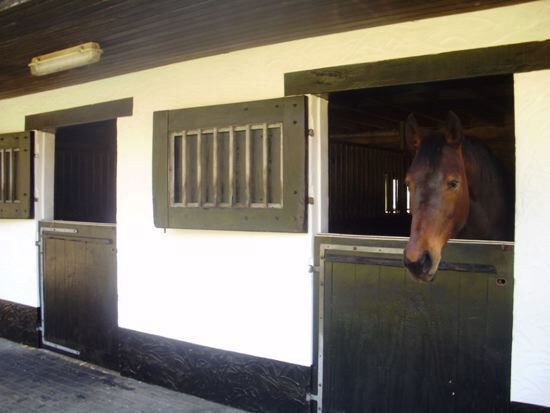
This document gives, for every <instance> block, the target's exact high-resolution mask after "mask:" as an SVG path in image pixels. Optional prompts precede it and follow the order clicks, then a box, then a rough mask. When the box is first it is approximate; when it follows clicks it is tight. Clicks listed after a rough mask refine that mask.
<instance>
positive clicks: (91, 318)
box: [40, 221, 118, 368]
mask: <svg viewBox="0 0 550 413" xmlns="http://www.w3.org/2000/svg"><path fill="white" fill-rule="evenodd" d="M40 232H41V239H42V254H43V261H42V262H43V267H42V274H43V277H42V283H43V288H42V291H43V311H44V324H43V334H44V345H45V346H47V347H48V346H49V347H52V348H54V349H58V350H62V351H64V352H67V353H70V354H74V355H77V356H79V357H80V358H82V359H83V360H88V361H92V362H94V363H97V364H100V365H104V366H106V367H111V368H115V367H116V366H117V328H118V321H117V293H116V291H117V281H116V239H115V226H114V225H109V224H82V223H69V222H59V221H57V222H56V221H52V222H41V224H40Z"/></svg>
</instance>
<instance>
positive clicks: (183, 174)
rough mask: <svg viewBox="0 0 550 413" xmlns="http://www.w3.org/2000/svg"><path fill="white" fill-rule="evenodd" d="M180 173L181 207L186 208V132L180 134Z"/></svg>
mask: <svg viewBox="0 0 550 413" xmlns="http://www.w3.org/2000/svg"><path fill="white" fill-rule="evenodd" d="M180 151H181V153H180V162H181V167H180V173H181V188H180V191H181V203H182V204H183V206H187V198H188V197H187V190H188V185H187V131H183V132H182V133H181V145H180Z"/></svg>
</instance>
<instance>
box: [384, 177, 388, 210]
mask: <svg viewBox="0 0 550 413" xmlns="http://www.w3.org/2000/svg"><path fill="white" fill-rule="evenodd" d="M384 212H385V213H386V214H387V213H389V209H388V174H384Z"/></svg>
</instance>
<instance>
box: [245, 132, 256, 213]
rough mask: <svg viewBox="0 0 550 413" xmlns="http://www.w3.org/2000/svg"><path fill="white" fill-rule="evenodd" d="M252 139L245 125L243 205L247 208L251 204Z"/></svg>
mask: <svg viewBox="0 0 550 413" xmlns="http://www.w3.org/2000/svg"><path fill="white" fill-rule="evenodd" d="M251 140H252V137H251V133H250V125H249V124H247V125H246V129H245V148H246V149H245V190H244V205H245V206H246V207H247V208H249V207H250V203H251V202H252V157H253V156H254V153H253V152H252V142H251Z"/></svg>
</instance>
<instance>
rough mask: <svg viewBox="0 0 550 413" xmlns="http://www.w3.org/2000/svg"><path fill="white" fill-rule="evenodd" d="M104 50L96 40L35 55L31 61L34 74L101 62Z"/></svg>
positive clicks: (43, 73)
mask: <svg viewBox="0 0 550 413" xmlns="http://www.w3.org/2000/svg"><path fill="white" fill-rule="evenodd" d="M101 53H103V50H101V48H100V47H99V44H97V43H94V42H88V43H83V44H80V45H78V46H74V47H69V48H68V49H63V50H59V51H57V52H52V53H48V54H43V55H41V56H37V57H33V58H32V60H31V62H30V63H29V67H30V68H31V74H32V75H33V76H43V75H48V74H50V73H55V72H60V71H62V70H68V69H72V68H75V67H80V66H85V65H89V64H92V63H96V62H99V58H100V57H101Z"/></svg>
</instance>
